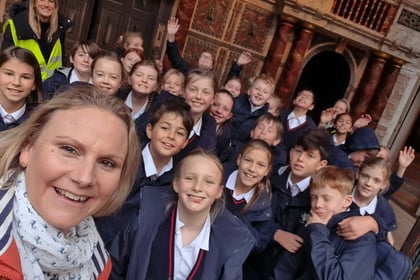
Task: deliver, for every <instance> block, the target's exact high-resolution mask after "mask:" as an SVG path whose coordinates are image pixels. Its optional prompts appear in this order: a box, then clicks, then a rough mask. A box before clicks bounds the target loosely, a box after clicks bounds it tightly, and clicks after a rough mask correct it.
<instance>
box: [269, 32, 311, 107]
mask: <svg viewBox="0 0 420 280" xmlns="http://www.w3.org/2000/svg"><path fill="white" fill-rule="evenodd" d="M312 28H313V26H312V25H310V24H307V25H304V26H303V29H302V30H301V32H300V34H299V37H298V39H297V40H296V43H295V45H294V47H293V49H292V51H291V53H290V55H289V57H288V59H287V63H286V67H285V70H284V75H282V76H283V77H284V78H283V79H281V80H280V81H279V83H280V87H279V88H278V90H277V92H276V94H277V95H278V96H279V97H280V99H281V100H282V102H283V104H287V103H288V101H289V99H290V97H291V96H292V94H293V92H292V91H293V89H294V87H295V85H296V81H297V79H298V74H299V72H300V68H301V66H302V60H303V57H304V56H305V52H306V50H307V49H308V46H309V44H310V42H311V40H312V37H313V31H312Z"/></svg>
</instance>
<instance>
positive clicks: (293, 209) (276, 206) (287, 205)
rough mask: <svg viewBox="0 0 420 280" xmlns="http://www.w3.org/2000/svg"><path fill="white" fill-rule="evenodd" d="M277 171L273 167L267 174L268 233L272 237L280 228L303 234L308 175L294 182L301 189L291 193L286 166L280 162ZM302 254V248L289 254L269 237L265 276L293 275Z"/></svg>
mask: <svg viewBox="0 0 420 280" xmlns="http://www.w3.org/2000/svg"><path fill="white" fill-rule="evenodd" d="M279 171H280V174H279ZM279 171H277V170H275V172H273V173H272V175H271V177H270V180H271V186H272V190H273V194H272V198H271V206H272V210H273V224H274V226H273V230H272V234H271V236H272V238H273V237H274V234H275V232H276V231H277V230H279V229H281V230H284V231H287V232H290V233H293V234H296V235H299V236H300V237H302V238H304V235H305V224H306V220H307V218H308V216H309V213H310V208H311V199H310V191H309V182H310V177H307V178H305V179H304V180H302V181H301V182H298V185H299V188H301V190H300V191H299V192H297V193H296V194H294V193H292V191H293V190H294V189H293V188H294V186H293V187H292V186H291V184H290V173H291V169H290V166H284V167H282V168H280V169H279ZM293 185H294V184H293ZM292 189H293V190H292ZM293 194H294V195H293ZM303 257H304V253H303V251H302V250H299V251H298V252H296V253H294V254H292V253H289V252H288V251H287V250H285V249H284V248H283V247H281V246H280V245H279V244H278V243H277V242H276V241H274V240H272V242H271V243H270V244H269V246H268V248H267V250H266V251H265V271H266V273H267V274H268V275H267V276H271V277H275V279H293V280H294V279H296V278H295V277H296V273H297V272H298V271H301V270H302V260H303Z"/></svg>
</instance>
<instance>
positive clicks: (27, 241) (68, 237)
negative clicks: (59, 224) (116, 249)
mask: <svg viewBox="0 0 420 280" xmlns="http://www.w3.org/2000/svg"><path fill="white" fill-rule="evenodd" d="M13 204H14V205H13V216H14V217H13V229H12V231H13V237H14V239H15V241H16V244H17V247H18V250H19V256H20V261H21V265H22V270H23V274H24V278H25V279H30V280H37V279H39V280H41V279H60V280H61V279H63V280H64V279H80V280H85V279H95V278H96V277H95V274H97V273H96V271H95V264H94V261H93V260H92V258H93V254H94V252H95V249H97V248H96V247H97V245H98V242H99V243H101V245H102V246H103V244H102V241H100V237H99V234H98V232H97V230H96V227H95V223H94V221H93V218H92V217H87V218H86V219H84V220H83V221H82V222H81V223H80V224H79V225H78V226H76V227H74V228H72V229H71V230H70V231H69V232H68V233H67V234H64V233H63V232H62V231H60V230H58V229H56V228H54V227H52V226H50V225H49V224H48V223H47V222H46V221H44V219H43V218H42V217H41V216H39V214H38V213H37V212H36V211H35V210H34V209H33V207H32V205H31V203H30V202H29V200H28V193H27V192H26V185H25V175H24V173H23V172H22V173H21V174H19V177H18V180H17V183H16V188H15V197H14V203H13ZM102 246H101V247H102Z"/></svg>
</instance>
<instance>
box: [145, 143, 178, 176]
mask: <svg viewBox="0 0 420 280" xmlns="http://www.w3.org/2000/svg"><path fill="white" fill-rule="evenodd" d="M141 155H142V157H143V163H144V171H145V173H146V177H151V176H154V175H156V176H157V177H159V176H161V175H162V174H163V173H165V172H167V171H169V170H171V169H172V168H173V159H172V157H171V159H170V160H169V161H168V162H167V163H166V164H165V166H163V168H162V170H161V171H160V172H159V173H158V171H157V168H156V165H155V161H154V160H153V157H152V153H150V147H149V143H147V145H146V147H144V149H143V150H142V151H141Z"/></svg>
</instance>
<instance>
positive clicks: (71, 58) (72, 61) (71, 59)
mask: <svg viewBox="0 0 420 280" xmlns="http://www.w3.org/2000/svg"><path fill="white" fill-rule="evenodd" d="M69 60H70V64H73V63H74V59H73V57H72V56H70V58H69Z"/></svg>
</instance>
